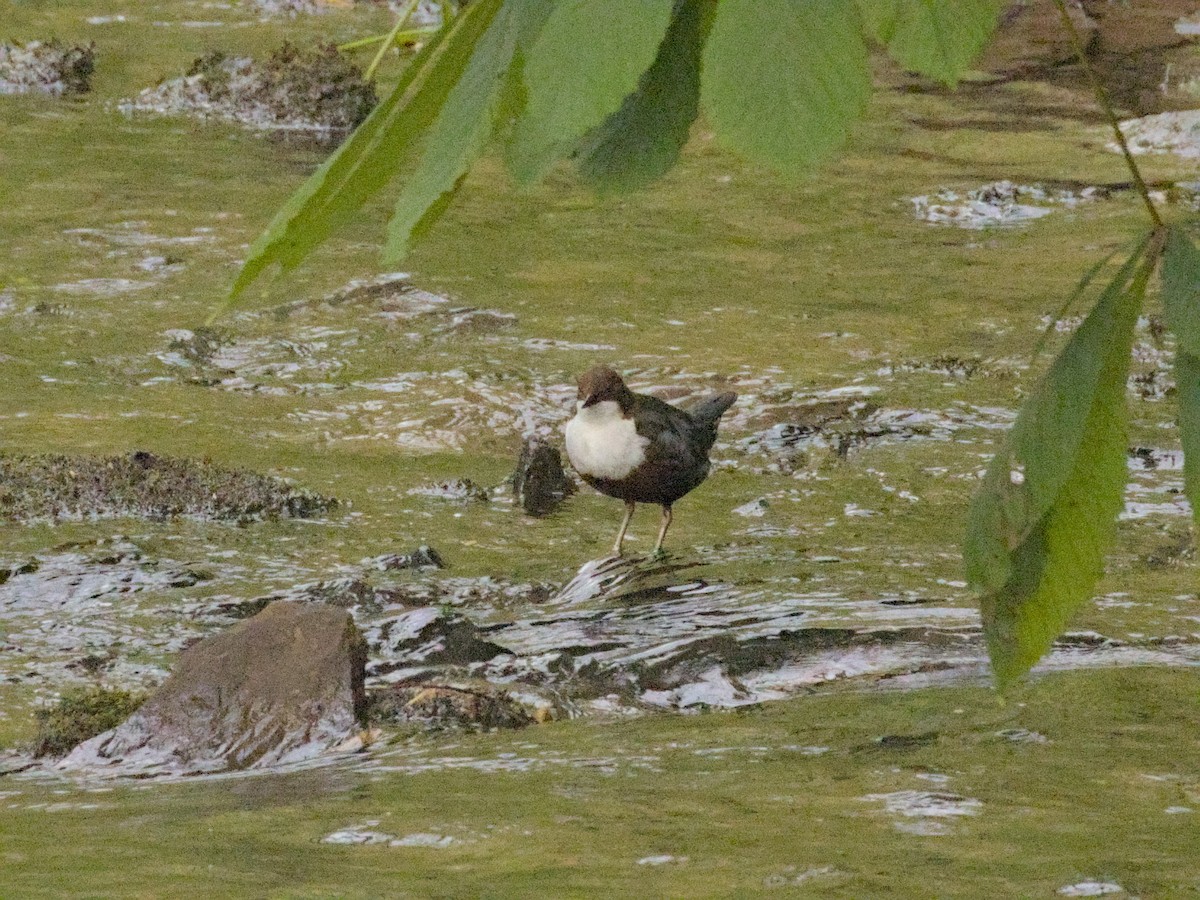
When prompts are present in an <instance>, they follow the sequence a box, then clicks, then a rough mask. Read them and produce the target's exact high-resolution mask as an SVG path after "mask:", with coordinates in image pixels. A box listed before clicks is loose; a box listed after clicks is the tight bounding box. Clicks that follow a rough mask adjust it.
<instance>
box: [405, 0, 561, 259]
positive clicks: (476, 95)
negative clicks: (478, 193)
mask: <svg viewBox="0 0 1200 900" xmlns="http://www.w3.org/2000/svg"><path fill="white" fill-rule="evenodd" d="M550 9H551V4H550V3H548V2H546V0H508V2H506V3H505V4H504V6H503V8H502V9H501V10H500V11H499V12H498V13H497V14H496V16H495V18H494V19H493V20H492V23H491V26H490V27H489V28H488V30H487V32H485V33H484V35H483V37H482V38H480V40H479V43H478V44H477V45H476V47H475V51H474V53H473V54H472V55H471V60H470V62H469V63H468V64H467V67H466V70H465V71H464V72H463V74H462V77H461V78H460V79H459V81H458V83H457V84H455V86H454V89H453V90H451V91H450V94H449V96H448V97H447V98H446V102H445V104H444V105H443V106H442V109H441V112H440V113H439V114H438V117H437V120H436V121H435V122H434V123H433V126H432V128H431V129H430V132H429V136H428V139H427V141H426V143H425V148H424V152H423V153H422V155H421V161H420V162H419V163H418V165H417V168H416V171H415V172H413V174H412V176H411V177H410V178H409V179H408V180H407V181H406V182H405V184H404V188H403V190H402V191H401V194H400V197H399V198H398V199H397V201H396V208H395V212H394V214H393V216H392V219H391V221H390V222H389V223H388V241H387V247H386V249H385V250H384V259H385V260H386V261H387V262H388V263H396V262H399V260H401V259H402V258H403V257H404V256H405V255H406V254H407V253H408V249H409V244H410V240H411V239H412V238H413V237H414V236H416V235H415V231H416V230H417V229H418V228H419V229H420V231H421V232H422V233H424V232H425V231H427V230H428V229H429V228H430V227H431V226H432V225H433V223H434V222H435V221H436V220H437V218H438V217H439V216H440V214H441V213H442V212H443V211H444V210H445V208H446V207H447V206H448V205H449V202H448V201H449V197H446V200H447V202H445V203H443V202H439V201H441V199H442V198H443V197H445V196H446V195H447V194H448V193H450V192H452V191H453V190H454V189H455V187H456V186H457V185H458V183H459V182H460V180H461V178H462V177H463V175H464V174H465V173H466V171H467V170H468V169H469V168H470V166H471V164H472V163H473V162H474V161H475V160H476V158H477V157H478V156H479V154H480V153H481V152H482V151H483V148H484V146H485V145H486V144H487V140H488V138H489V137H490V136H491V134H492V132H493V130H494V128H495V126H496V124H497V120H498V117H499V116H500V113H501V110H502V109H503V108H504V101H505V99H506V94H505V91H506V89H507V88H508V75H509V71H510V69H511V68H512V66H513V57H514V54H515V52H516V48H517V44H518V40H519V39H520V38H521V37H522V36H524V35H527V34H529V33H531V32H536V30H537V29H538V28H540V27H541V25H542V23H543V21H544V20H545V17H546V15H548V13H549V11H550Z"/></svg>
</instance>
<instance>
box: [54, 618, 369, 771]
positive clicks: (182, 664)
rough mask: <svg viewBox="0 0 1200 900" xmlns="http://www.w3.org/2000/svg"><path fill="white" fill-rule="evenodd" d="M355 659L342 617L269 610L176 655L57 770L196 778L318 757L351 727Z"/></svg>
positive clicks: (358, 670) (358, 713)
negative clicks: (130, 710)
mask: <svg viewBox="0 0 1200 900" xmlns="http://www.w3.org/2000/svg"><path fill="white" fill-rule="evenodd" d="M365 661H366V648H365V645H364V643H363V640H362V636H361V635H360V634H359V631H358V628H357V627H356V626H355V625H354V622H353V620H352V619H351V617H350V614H349V613H348V612H346V611H344V610H339V609H334V608H332V607H329V606H324V605H318V604H294V603H273V604H271V605H270V606H268V607H267V608H266V609H265V610H263V612H262V613H260V614H259V615H257V616H255V617H253V618H251V619H248V620H246V621H245V622H241V623H239V624H237V625H235V626H233V627H232V628H230V629H229V630H228V631H225V632H222V633H220V634H218V635H216V636H214V637H211V638H208V639H206V640H204V641H201V642H200V643H199V644H196V645H195V646H194V647H192V648H190V649H189V650H187V651H185V652H184V653H183V655H182V656H181V657H180V660H179V665H178V666H177V667H176V669H175V671H174V672H173V673H172V675H171V677H170V678H169V679H167V681H166V683H165V684H163V686H162V687H161V688H159V690H158V691H157V692H156V693H155V694H154V695H153V696H151V697H150V699H149V700H147V701H146V703H145V704H144V705H143V706H142V707H141V708H140V709H139V710H138V711H137V712H135V713H134V714H133V715H132V716H130V718H129V719H128V720H127V721H126V722H125V723H124V724H122V725H120V726H119V727H117V728H115V729H114V730H112V731H108V732H105V733H104V734H101V735H99V736H97V737H95V738H92V739H91V740H89V741H86V742H85V743H83V744H81V745H80V746H78V747H76V748H75V750H73V751H72V752H71V754H70V755H69V756H67V758H66V759H64V760H63V761H62V763H60V767H61V768H64V769H105V768H108V769H111V770H113V771H117V772H121V773H129V772H136V773H139V774H200V773H205V772H219V771H224V770H228V769H248V768H263V767H266V766H272V765H278V764H281V763H289V762H297V761H300V760H304V759H310V758H312V757H315V756H319V755H321V754H324V753H328V752H330V751H333V750H336V749H338V747H339V746H341V745H343V744H345V743H346V742H347V741H348V740H350V739H352V738H353V737H354V736H355V735H356V734H357V733H358V732H359V730H360V720H361V718H362V716H363V714H364V712H365V695H364V693H363V667H364V664H365Z"/></svg>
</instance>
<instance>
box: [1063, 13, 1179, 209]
mask: <svg viewBox="0 0 1200 900" xmlns="http://www.w3.org/2000/svg"><path fill="white" fill-rule="evenodd" d="M1054 5H1055V6H1057V7H1058V13H1059V15H1060V16H1061V17H1062V23H1063V28H1065V29H1066V31H1067V34H1068V35H1070V37H1071V45H1072V46H1073V47H1074V49H1075V55H1076V56H1077V57H1078V58H1079V65H1080V66H1081V67H1082V68H1083V71H1084V73H1085V74H1086V75H1087V77H1088V81H1089V82H1091V85H1092V92H1093V93H1094V94H1095V95H1096V102H1097V103H1099V104H1100V108H1101V109H1102V110H1104V114H1105V116H1106V117H1107V118H1108V124H1109V125H1111V126H1112V130H1113V134H1114V135H1116V138H1117V146H1118V147H1120V148H1121V155H1122V156H1124V157H1125V165H1126V166H1128V167H1129V173H1130V175H1132V176H1133V185H1134V187H1135V188H1136V189H1137V192H1138V194H1140V195H1141V198H1142V202H1143V203H1145V204H1146V211H1147V212H1148V213H1149V214H1150V220H1151V221H1152V222H1153V223H1154V227H1155V228H1162V227H1163V220H1162V217H1161V216H1159V214H1158V209H1157V208H1156V207H1155V205H1154V201H1153V200H1151V199H1150V190H1149V188H1147V187H1146V182H1145V180H1144V179H1143V178H1142V171H1141V169H1139V168H1138V164H1137V162H1136V161H1135V160H1134V158H1133V154H1132V153H1131V152H1130V151H1129V144H1128V143H1126V141H1125V134H1124V132H1122V131H1121V123H1120V121H1119V120H1118V119H1117V113H1116V110H1114V109H1113V105H1112V101H1111V100H1110V99H1109V97H1108V92H1107V91H1106V90H1105V89H1104V85H1102V84H1101V83H1100V77H1099V76H1098V75H1097V74H1096V70H1095V69H1093V68H1092V66H1091V63H1089V62H1088V59H1087V51H1086V50H1085V49H1084V46H1083V38H1082V37H1081V36H1080V34H1079V29H1078V28H1076V27H1075V23H1074V22H1073V21H1072V20H1071V14H1070V13H1069V12H1067V4H1066V0H1054Z"/></svg>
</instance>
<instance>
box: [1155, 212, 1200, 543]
mask: <svg viewBox="0 0 1200 900" xmlns="http://www.w3.org/2000/svg"><path fill="white" fill-rule="evenodd" d="M1162 292H1163V306H1164V308H1165V311H1166V314H1167V324H1169V325H1170V326H1171V330H1172V331H1173V332H1175V338H1176V340H1177V341H1178V346H1177V347H1176V350H1175V396H1176V399H1177V400H1178V401H1179V434H1180V439H1181V440H1182V442H1183V488H1184V492H1185V493H1186V494H1187V498H1188V502H1189V503H1190V504H1191V505H1192V515H1193V516H1194V517H1195V518H1196V521H1197V522H1198V523H1200V251H1197V250H1196V246H1195V245H1194V244H1193V243H1192V241H1191V239H1190V238H1189V237H1188V236H1187V234H1186V233H1185V232H1184V231H1183V229H1182V228H1179V227H1172V228H1171V229H1170V230H1169V231H1168V233H1167V245H1166V250H1165V252H1164V253H1163V267H1162Z"/></svg>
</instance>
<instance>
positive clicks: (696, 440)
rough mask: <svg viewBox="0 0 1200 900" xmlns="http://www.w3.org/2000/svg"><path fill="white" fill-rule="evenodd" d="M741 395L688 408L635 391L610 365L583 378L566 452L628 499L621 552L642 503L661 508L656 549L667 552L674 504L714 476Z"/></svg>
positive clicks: (597, 484) (596, 481) (606, 489)
mask: <svg viewBox="0 0 1200 900" xmlns="http://www.w3.org/2000/svg"><path fill="white" fill-rule="evenodd" d="M735 400H737V394H735V393H733V392H728V393H723V394H717V395H716V396H713V397H708V398H706V399H705V400H702V401H700V402H699V403H697V404H696V405H695V406H693V407H692V408H691V409H689V410H687V411H685V410H682V409H679V408H678V407H675V406H671V405H670V404H669V403H664V402H663V401H661V400H659V399H658V398H657V397H651V396H649V395H647V394H635V393H634V392H633V391H631V390H630V389H629V388H628V387H627V386H626V384H625V382H624V380H623V379H622V378H621V376H620V375H618V374H617V372H616V371H615V370H613V369H611V368H609V367H608V366H603V365H600V366H594V367H592V368H591V369H589V370H588V371H586V372H585V373H583V375H581V376H580V378H579V393H578V395H577V397H576V401H575V416H574V417H573V418H572V419H571V420H570V421H569V422H568V423H567V426H566V433H565V437H566V444H567V458H568V459H570V461H571V465H572V467H573V468H574V469H575V471H576V472H578V473H579V474H580V476H581V477H582V478H583V480H584V481H586V482H587V483H588V484H590V485H591V486H592V487H594V488H595V489H596V490H598V491H599V492H600V493H602V494H606V495H608V496H609V497H616V498H617V499H619V500H623V501H625V518H624V519H622V520H621V528H620V530H619V531H618V532H617V540H616V542H615V543H614V544H613V555H614V556H620V555H621V545H622V544H623V543H624V541H625V532H626V531H627V530H628V528H629V520H630V519H632V518H633V511H634V509H635V508H636V507H637V504H639V503H657V504H658V505H660V506H661V507H662V525H661V526H660V527H659V530H658V541H657V542H656V543H655V545H654V551H653V555H654V556H658V555H659V554H660V553H661V552H662V545H663V541H664V540H665V539H666V536H667V529H668V528H670V527H671V506H672V504H674V503H675V501H676V500H678V499H679V498H680V497H682V496H683V495H684V494H686V493H688V492H689V491H691V490H693V489H694V488H696V487H698V486H699V485H700V483H701V482H702V481H704V479H705V478H706V477H708V470H709V461H708V451H709V450H710V449H711V448H712V445H713V442H714V441H715V440H716V439H717V425H718V423H719V422H720V420H721V416H722V415H724V413H725V411H726V410H727V409H729V407H730V406H732V405H733V402H734V401H735Z"/></svg>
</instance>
